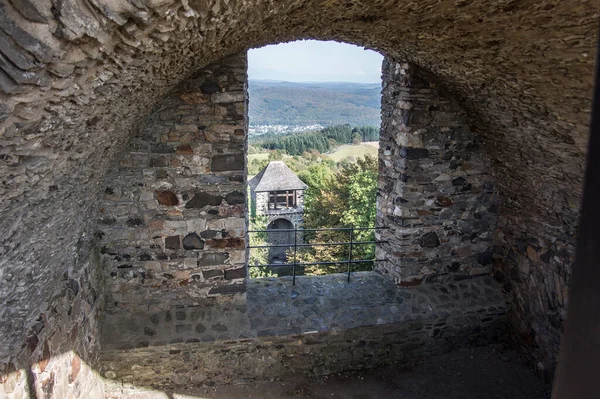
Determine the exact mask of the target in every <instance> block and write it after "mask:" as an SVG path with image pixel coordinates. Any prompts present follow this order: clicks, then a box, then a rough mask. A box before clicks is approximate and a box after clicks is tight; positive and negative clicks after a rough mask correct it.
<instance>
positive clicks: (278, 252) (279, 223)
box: [267, 218, 294, 276]
mask: <svg viewBox="0 0 600 399" xmlns="http://www.w3.org/2000/svg"><path fill="white" fill-rule="evenodd" d="M291 229H294V225H293V224H292V222H291V221H289V220H288V219H286V218H277V219H274V220H273V221H271V222H270V223H269V224H268V225H267V231H268V232H267V242H268V243H269V245H290V246H288V247H275V248H270V250H269V255H268V262H269V263H287V251H288V250H289V249H290V248H292V247H293V245H292V244H293V243H294V232H290V231H278V230H291ZM282 269H289V267H288V268H282ZM273 271H274V272H275V273H277V275H279V276H281V275H291V270H273Z"/></svg>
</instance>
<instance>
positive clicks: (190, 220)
mask: <svg viewBox="0 0 600 399" xmlns="http://www.w3.org/2000/svg"><path fill="white" fill-rule="evenodd" d="M246 69H247V65H246V53H245V52H243V53H241V54H238V55H236V56H231V57H226V58H224V59H222V60H220V61H219V62H218V63H215V64H212V65H210V66H208V67H206V68H204V69H202V70H201V71H199V72H197V73H196V74H194V75H193V76H192V77H190V78H189V79H186V80H185V81H184V82H182V83H181V84H179V85H178V86H177V87H176V88H174V89H173V90H172V91H171V92H170V93H169V94H168V95H167V96H166V97H165V99H164V100H163V101H162V102H161V104H160V105H159V106H158V107H157V108H155V110H154V111H153V112H152V113H150V115H149V116H148V118H146V119H145V120H144V121H143V122H142V124H141V126H140V128H139V131H138V132H137V133H136V134H134V135H133V137H132V138H131V140H130V142H129V143H128V144H127V147H126V150H125V151H124V152H123V154H122V155H121V157H120V161H119V166H118V167H117V168H115V170H114V171H113V172H112V173H111V174H110V175H109V176H108V177H107V179H106V180H105V187H106V188H105V190H104V195H103V201H102V202H101V205H100V206H101V208H100V214H99V216H100V218H99V220H98V223H99V234H100V235H101V237H102V240H101V242H102V244H103V247H102V249H101V253H102V254H103V256H104V257H105V258H106V262H105V264H106V267H105V269H104V273H105V278H106V312H107V314H106V315H105V317H104V323H103V329H104V331H105V340H107V342H110V341H111V340H113V338H112V337H118V338H119V339H123V336H124V335H126V336H131V340H132V342H138V341H140V340H141V341H144V339H143V338H144V337H146V339H145V341H146V342H148V341H149V340H150V338H151V337H154V336H155V335H156V334H157V332H158V331H159V329H158V328H157V327H154V328H153V329H152V328H150V327H148V326H147V325H145V323H143V322H136V320H138V319H143V320H148V319H149V318H150V320H154V317H158V316H157V315H156V314H157V313H159V312H162V313H165V312H167V313H168V311H170V310H172V309H174V308H177V309H179V310H181V309H182V308H184V307H189V306H211V305H215V304H216V303H227V302H231V301H232V300H234V301H235V302H242V303H243V302H244V301H245V288H246V282H245V277H246V268H245V259H246V258H245V245H244V237H245V232H246V229H245V227H246V226H245V223H246V222H245V203H246V200H245V195H244V192H245V182H246V175H245V156H244V154H245V150H246V131H247V122H246V118H247V116H246V115H247V107H246V104H247V95H246V92H247V79H246ZM234 297H235V298H234ZM152 315H154V316H152ZM157 324H158V323H155V324H152V323H151V325H152V326H156V325H157ZM161 337H162V338H161V339H163V340H165V342H171V341H175V340H178V334H176V333H175V331H172V332H171V331H165V332H163V333H162V334H161ZM155 338H156V337H155Z"/></svg>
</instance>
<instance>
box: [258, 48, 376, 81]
mask: <svg viewBox="0 0 600 399" xmlns="http://www.w3.org/2000/svg"><path fill="white" fill-rule="evenodd" d="M382 60H383V56H382V55H381V54H379V53H377V52H375V51H371V50H365V49H363V48H362V47H358V46H354V45H352V44H346V43H338V42H333V41H327V42H324V41H317V40H300V41H296V42H291V43H281V44H274V45H270V46H265V47H262V48H259V49H252V50H250V51H248V75H249V78H250V79H261V80H264V79H269V80H284V81H288V82H360V83H379V82H381V62H382Z"/></svg>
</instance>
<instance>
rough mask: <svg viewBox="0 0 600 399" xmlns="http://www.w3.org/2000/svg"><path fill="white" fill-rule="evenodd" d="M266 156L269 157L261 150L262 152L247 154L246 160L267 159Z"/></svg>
mask: <svg viewBox="0 0 600 399" xmlns="http://www.w3.org/2000/svg"><path fill="white" fill-rule="evenodd" d="M268 158H269V153H268V152H263V153H262V154H248V162H252V161H254V160H255V159H258V160H261V161H262V160H263V159H268Z"/></svg>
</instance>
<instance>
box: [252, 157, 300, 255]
mask: <svg viewBox="0 0 600 399" xmlns="http://www.w3.org/2000/svg"><path fill="white" fill-rule="evenodd" d="M248 186H249V187H250V201H251V202H252V204H251V207H252V208H253V209H256V215H257V216H261V215H266V216H267V230H281V229H286V230H289V229H294V228H300V227H302V222H303V220H302V216H303V214H304V190H306V189H307V188H308V186H307V185H306V184H305V183H304V182H303V181H302V180H300V179H299V178H298V176H296V174H295V173H294V172H292V171H291V170H290V168H288V167H287V165H286V164H285V163H283V162H282V161H273V162H269V164H268V165H267V166H266V167H265V168H264V169H263V170H261V171H260V172H259V173H258V174H257V175H256V176H254V177H253V178H252V179H250V181H249V182H248ZM268 241H269V243H271V244H292V243H293V242H294V233H292V232H278V233H276V232H275V231H274V232H273V233H271V232H269V233H268ZM286 249H287V248H285V247H279V248H271V250H270V251H269V263H280V262H281V263H283V262H285V261H286V259H285V251H286Z"/></svg>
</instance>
